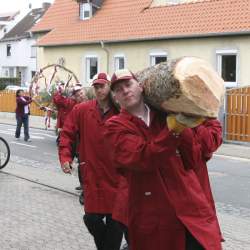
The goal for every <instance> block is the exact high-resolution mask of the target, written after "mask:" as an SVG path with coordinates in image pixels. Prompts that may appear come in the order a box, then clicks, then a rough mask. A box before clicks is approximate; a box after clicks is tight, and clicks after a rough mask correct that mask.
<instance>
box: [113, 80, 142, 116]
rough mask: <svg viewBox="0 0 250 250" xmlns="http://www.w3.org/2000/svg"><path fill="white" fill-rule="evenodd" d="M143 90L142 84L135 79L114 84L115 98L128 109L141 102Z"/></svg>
mask: <svg viewBox="0 0 250 250" xmlns="http://www.w3.org/2000/svg"><path fill="white" fill-rule="evenodd" d="M142 91H143V89H142V86H141V85H140V84H139V82H137V81H136V80H135V79H131V80H124V81H120V82H118V83H116V85H115V86H114V95H115V99H116V100H117V101H118V103H119V104H120V106H121V107H122V108H124V109H126V110H128V111H129V110H131V109H133V108H135V107H136V106H137V105H139V104H140V102H141V100H142Z"/></svg>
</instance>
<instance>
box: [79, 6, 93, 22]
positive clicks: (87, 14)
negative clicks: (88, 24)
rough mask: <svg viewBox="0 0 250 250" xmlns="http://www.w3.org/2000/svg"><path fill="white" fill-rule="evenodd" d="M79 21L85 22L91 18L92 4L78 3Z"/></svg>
mask: <svg viewBox="0 0 250 250" xmlns="http://www.w3.org/2000/svg"><path fill="white" fill-rule="evenodd" d="M79 8H80V19H81V20H86V19H89V18H91V16H92V3H80V4H79Z"/></svg>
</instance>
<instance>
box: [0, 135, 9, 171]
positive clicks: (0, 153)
mask: <svg viewBox="0 0 250 250" xmlns="http://www.w3.org/2000/svg"><path fill="white" fill-rule="evenodd" d="M9 160H10V147H9V145H8V143H7V141H5V140H4V139H3V138H2V137H0V169H1V168H4V167H5V166H6V165H7V163H8V162H9Z"/></svg>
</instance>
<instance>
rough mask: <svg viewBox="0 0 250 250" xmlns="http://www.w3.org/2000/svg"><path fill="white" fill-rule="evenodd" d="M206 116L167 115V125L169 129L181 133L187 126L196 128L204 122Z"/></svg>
mask: <svg viewBox="0 0 250 250" xmlns="http://www.w3.org/2000/svg"><path fill="white" fill-rule="evenodd" d="M205 120H206V119H205V118H204V117H194V116H187V115H183V114H170V115H168V116H167V126H168V128H169V130H171V131H173V132H174V133H177V134H180V133H181V132H182V131H183V130H184V129H185V128H194V127H197V126H198V125H200V124H202V123H203V122H204V121H205Z"/></svg>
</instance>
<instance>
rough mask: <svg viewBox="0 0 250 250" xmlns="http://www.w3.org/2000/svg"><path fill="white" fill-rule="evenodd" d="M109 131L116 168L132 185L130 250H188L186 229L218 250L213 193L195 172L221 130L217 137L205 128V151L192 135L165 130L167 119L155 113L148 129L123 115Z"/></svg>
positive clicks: (109, 125)
mask: <svg viewBox="0 0 250 250" xmlns="http://www.w3.org/2000/svg"><path fill="white" fill-rule="evenodd" d="M106 127H107V130H106V138H107V139H109V140H110V143H112V145H113V149H112V150H111V153H112V158H113V161H114V163H115V166H116V167H117V168H118V169H120V171H121V172H122V173H123V174H124V175H125V176H126V178H127V181H128V227H129V236H130V243H131V249H132V250H140V249H143V250H147V249H157V250H166V249H171V250H184V249H185V232H186V228H187V229H188V230H189V231H190V232H191V234H192V235H193V236H194V237H195V238H196V239H197V240H198V241H199V242H200V243H201V244H202V246H203V247H204V248H205V249H208V250H220V249H221V242H220V241H221V236H220V229H219V226H218V220H217V217H216V213H215V210H214V208H213V207H212V206H211V201H209V199H208V197H210V194H207V191H206V189H205V188H204V187H203V185H201V183H200V180H201V178H200V177H198V174H197V173H196V172H195V171H194V168H195V167H197V168H199V166H201V162H202V161H204V158H203V157H204V155H205V154H206V152H205V151H206V150H207V151H211V152H212V151H213V150H214V149H216V148H217V147H218V146H219V145H220V143H221V141H220V140H219V141H217V140H216V139H214V138H213V137H214V136H216V133H217V132H218V133H219V137H220V136H221V128H220V129H218V130H217V131H215V132H214V131H213V127H211V128H209V127H208V128H206V129H208V132H207V133H204V134H203V135H204V136H205V138H204V140H205V141H207V148H206V149H203V148H202V147H203V146H202V144H201V142H200V141H197V138H198V136H197V137H196V136H194V135H193V136H191V135H192V134H193V133H192V131H189V132H190V133H189V136H188V139H187V138H186V136H187V135H186V133H183V134H182V135H181V136H179V137H178V138H176V137H175V136H174V135H173V134H172V132H170V131H169V130H168V129H167V127H166V122H165V117H163V116H161V115H160V114H157V113H156V112H154V111H151V124H150V127H147V126H146V124H145V123H144V122H143V121H142V120H141V119H139V118H137V117H134V116H132V115H130V114H129V113H128V112H126V111H124V110H123V111H122V112H121V114H120V115H118V116H115V117H113V118H111V119H110V120H109V121H108V122H107V123H106ZM201 129H202V127H201ZM187 130H191V129H187ZM190 134H191V135H190ZM183 145H185V147H184V146H183ZM203 150H204V151H203ZM183 162H184V163H185V162H187V163H185V165H184V164H183ZM201 176H202V177H204V179H206V178H207V177H205V176H203V175H202V174H201Z"/></svg>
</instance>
